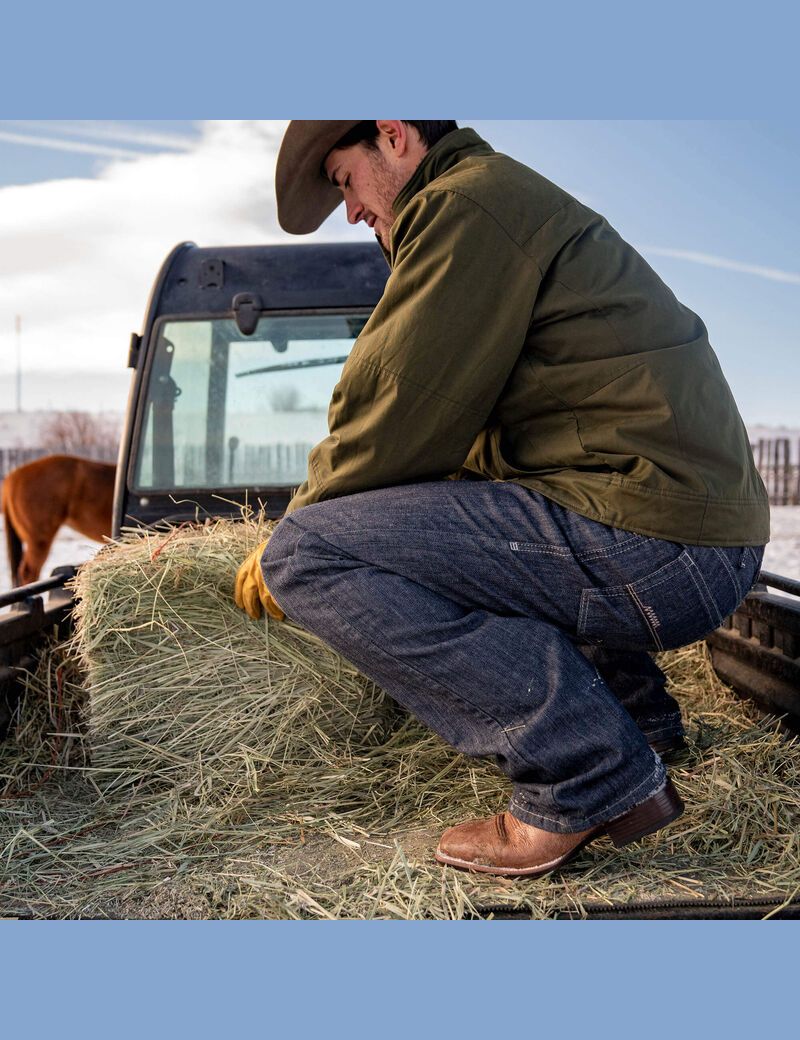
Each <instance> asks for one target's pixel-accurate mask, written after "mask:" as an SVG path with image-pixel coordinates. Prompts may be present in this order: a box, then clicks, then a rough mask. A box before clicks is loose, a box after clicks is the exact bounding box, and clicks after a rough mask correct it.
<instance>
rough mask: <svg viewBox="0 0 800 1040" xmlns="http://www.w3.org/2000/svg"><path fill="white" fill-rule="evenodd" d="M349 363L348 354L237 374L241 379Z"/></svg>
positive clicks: (269, 366)
mask: <svg viewBox="0 0 800 1040" xmlns="http://www.w3.org/2000/svg"><path fill="white" fill-rule="evenodd" d="M345 361H347V354H345V356H344V357H333V358H312V359H310V360H308V361H287V362H286V363H284V364H283V365H265V366H264V367H263V368H248V369H247V371H246V372H237V373H236V378H237V379H241V378H242V376H257V375H260V374H261V373H262V372H286V371H287V370H288V369H290V368H318V367H319V366H320V365H343V364H344V363H345Z"/></svg>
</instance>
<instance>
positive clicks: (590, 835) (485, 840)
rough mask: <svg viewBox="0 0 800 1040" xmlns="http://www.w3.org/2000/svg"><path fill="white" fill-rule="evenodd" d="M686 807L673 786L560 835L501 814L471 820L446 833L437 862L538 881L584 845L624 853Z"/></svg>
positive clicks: (566, 860)
mask: <svg viewBox="0 0 800 1040" xmlns="http://www.w3.org/2000/svg"><path fill="white" fill-rule="evenodd" d="M683 809H684V806H683V802H682V801H681V799H680V797H679V795H678V792H677V791H676V790H675V787H674V786H673V784H672V781H671V780H667V783H666V786H664V787H662V789H661V790H660V791H657V792H656V793H655V794H654V795H651V796H650V797H649V798H648V799H647V800H646V801H644V802H641V803H640V804H639V805H635V806H634V807H633V808H632V809H629V810H628V811H627V812H625V813H623V814H622V815H621V816H618V817H617V818H616V819H614V820H610V821H608V822H607V823H601V824H599V825H598V826H596V827H590V828H589V829H588V830H585V831H576V832H573V833H570V834H556V833H555V832H553V831H545V830H542V829H541V828H540V827H534V826H532V825H531V824H529V823H523V822H522V821H521V820H518V819H517V818H516V817H515V816H512V815H511V813H508V812H503V813H499V814H498V815H497V816H493V817H492V818H491V819H489V820H471V821H469V822H468V823H461V824H459V825H458V826H457V827H450V828H449V829H448V830H446V831H445V832H444V834H443V835H442V837H441V839H440V841H439V847H438V849H437V850H436V859H437V860H438V862H439V863H445V864H447V865H449V866H451V867H459V868H460V869H461V870H475V871H480V872H481V873H484V874H501V875H503V876H506V877H538V876H539V875H540V874H547V873H549V872H550V871H551V870H555V869H556V868H558V867H561V866H563V865H564V864H565V863H567V862H569V860H571V859H572V858H573V857H574V856H576V855H577V854H578V852H580V850H581V849H582V848H583V847H584V845H588V843H589V842H590V841H593V840H594V839H595V838H599V837H600V836H601V835H602V834H608V835H609V837H610V838H611V840H612V841H613V842H614V845H615V846H616V847H617V848H620V847H621V846H622V845H627V844H628V842H631V841H637V840H638V839H639V838H643V837H644V836H645V835H646V834H651V833H652V832H653V831H657V830H659V829H660V828H661V827H665V826H666V825H667V824H668V823H671V822H672V821H673V820H676V819H677V818H678V817H679V816H680V815H681V813H682V812H683Z"/></svg>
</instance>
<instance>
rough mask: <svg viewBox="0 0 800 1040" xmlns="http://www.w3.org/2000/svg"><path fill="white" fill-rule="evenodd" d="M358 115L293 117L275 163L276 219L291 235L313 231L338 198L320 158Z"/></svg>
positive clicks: (340, 197)
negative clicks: (331, 117) (347, 117)
mask: <svg viewBox="0 0 800 1040" xmlns="http://www.w3.org/2000/svg"><path fill="white" fill-rule="evenodd" d="M360 122H361V120H360V119H344V120H338V121H337V120H332V119H317V120H314V119H293V120H292V121H291V122H290V123H289V125H288V127H287V128H286V133H285V134H284V135H283V141H281V147H280V151H279V152H278V162H277V165H276V167H275V198H276V201H277V204H278V223H279V224H280V226H281V227H282V228H283V230H284V231H288V232H289V233H290V234H292V235H308V234H310V233H311V232H312V231H316V230H317V228H318V227H319V226H320V224H322V222H323V221H324V220H325V219H326V218H327V217H329V216H330V215H331V213H333V211H334V210H335V209H336V207H337V206H338V205H339V203H340V202H341V201H342V193H341V191H340V190H339V189H338V188H335V187H334V186H333V185H332V184H331V183H330V181H329V180H328V179H327V178H326V177H325V176H324V175H323V174H322V172H321V167H322V162H323V160H324V158H325V156H326V155H327V154H328V152H329V151H330V150H331V148H333V147H334V145H335V144H336V142H337V141H339V140H341V138H342V137H344V135H345V134H346V133H347V132H348V131H349V130H352V129H353V127H354V126H356V125H357V124H358V123H360Z"/></svg>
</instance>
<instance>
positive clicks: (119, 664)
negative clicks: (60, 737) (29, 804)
mask: <svg viewBox="0 0 800 1040" xmlns="http://www.w3.org/2000/svg"><path fill="white" fill-rule="evenodd" d="M273 526H274V525H273V524H270V523H261V524H258V523H255V522H250V523H230V522H218V523H216V524H214V525H210V526H207V527H199V528H198V527H191V528H186V529H183V530H176V531H173V532H172V534H170V535H165V534H163V533H161V534H153V533H145V534H140V533H136V534H129V535H128V536H127V537H126V538H125V539H124V540H123V541H122V542H121V543H120V544H118V545H114V546H112V547H109V549H108V550H106V551H104V552H102V553H101V554H100V555H98V556H97V557H95V559H94V560H92V561H90V562H89V563H88V564H86V565H85V566H83V567H82V568H81V569H80V572H79V574H78V577H77V579H76V582H75V591H76V594H77V598H78V607H77V613H76V643H75V645H76V648H77V650H78V653H79V656H80V658H81V659H82V661H83V664H84V667H85V669H86V676H87V692H88V697H89V703H88V726H89V737H90V743H91V752H92V762H93V765H94V768H95V771H96V772H99V773H101V775H103V776H104V777H105V780H104V782H103V783H102V789H103V792H104V794H105V795H106V796H107V797H111V796H119V795H125V796H127V795H128V794H129V793H130V791H131V789H137V790H143V791H148V792H157V791H159V790H163V789H165V788H167V789H171V790H172V791H173V792H175V793H177V794H178V795H180V796H181V797H185V798H191V799H194V800H195V801H196V802H198V803H199V804H213V805H215V806H222V805H230V806H234V807H241V804H242V802H243V801H246V800H247V799H248V798H251V797H257V796H259V794H261V793H262V792H263V791H264V790H265V789H268V788H269V787H270V786H274V785H275V784H276V783H279V784H280V783H284V784H289V783H290V782H291V781H292V779H293V778H295V777H296V775H297V774H298V772H301V771H302V772H308V771H313V772H316V773H319V772H320V771H327V772H328V773H330V772H331V771H334V772H335V771H339V770H342V769H343V768H346V766H347V763H348V762H349V761H351V759H352V749H353V748H358V749H359V751H361V752H363V751H364V750H367V749H369V748H374V747H378V746H380V745H381V744H382V743H383V741H384V740H385V738H386V735H387V732H388V730H389V728H390V727H391V725H392V723H393V721H394V720H395V718H396V715H397V712H396V709H395V706H394V705H393V703H392V702H391V701H390V700H389V699H388V698H387V697H386V696H385V695H384V694H383V693H382V691H381V690H379V689H378V688H377V687H376V686H375V685H374V683H372V682H370V681H369V680H368V679H366V678H365V677H363V676H362V675H360V674H359V673H358V672H357V671H356V669H355V668H354V667H353V666H352V665H350V664H348V663H347V662H346V661H344V660H343V659H342V658H341V657H339V655H338V654H336V653H335V652H334V651H332V650H331V649H330V648H329V647H328V646H327V645H326V644H324V643H323V642H322V641H321V640H319V639H317V638H316V637H315V636H313V635H311V634H310V633H308V632H306V631H305V630H304V629H302V628H300V627H299V626H297V625H295V624H292V623H291V622H282V623H281V622H275V621H273V620H272V619H270V618H269V617H265V618H264V619H263V620H262V621H261V622H260V623H257V622H254V621H253V620H252V619H250V618H249V617H248V616H247V615H246V614H245V613H244V612H243V611H241V610H240V609H238V608H237V607H236V605H235V604H234V602H233V598H232V597H233V583H234V577H235V574H236V570H237V568H238V566H239V564H240V563H241V561H242V560H243V559H244V557H245V556H246V555H247V554H248V553H249V552H250V551H251V550H252V549H253V548H254V547H255V546H256V545H257V544H259V542H261V541H263V540H264V539H265V538H266V537H268V536H269V533H270V531H271V529H272V527H273Z"/></svg>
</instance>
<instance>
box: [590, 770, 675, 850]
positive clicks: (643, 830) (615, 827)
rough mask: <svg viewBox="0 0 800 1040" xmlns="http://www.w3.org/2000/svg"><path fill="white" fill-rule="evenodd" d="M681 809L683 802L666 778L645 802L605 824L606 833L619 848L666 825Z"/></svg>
mask: <svg viewBox="0 0 800 1040" xmlns="http://www.w3.org/2000/svg"><path fill="white" fill-rule="evenodd" d="M683 809H684V805H683V802H682V801H681V799H680V796H679V794H678V792H677V791H676V790H675V787H674V786H673V783H672V781H671V780H667V785H666V787H663V788H662V789H661V790H660V791H658V792H657V793H656V794H654V795H651V797H650V798H648V799H647V801H646V802H642V803H641V805H635V806H634V807H633V808H632V809H629V810H628V812H626V813H624V814H623V815H622V816H618V817H617V819H616V820H612V821H611V822H610V823H608V824H606V828H605V829H606V834H608V836H609V837H610V838H611V840H612V841H613V842H614V844H615V845H616V847H617V848H620V847H621V846H622V845H627V844H628V843H629V842H631V841H638V840H639V838H643V837H644V836H645V835H646V834H652V833H653V831H657V830H659V828H661V827H666V825H667V824H668V823H672V821H673V820H677V818H678V817H679V816H680V815H681V813H682V812H683Z"/></svg>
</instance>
